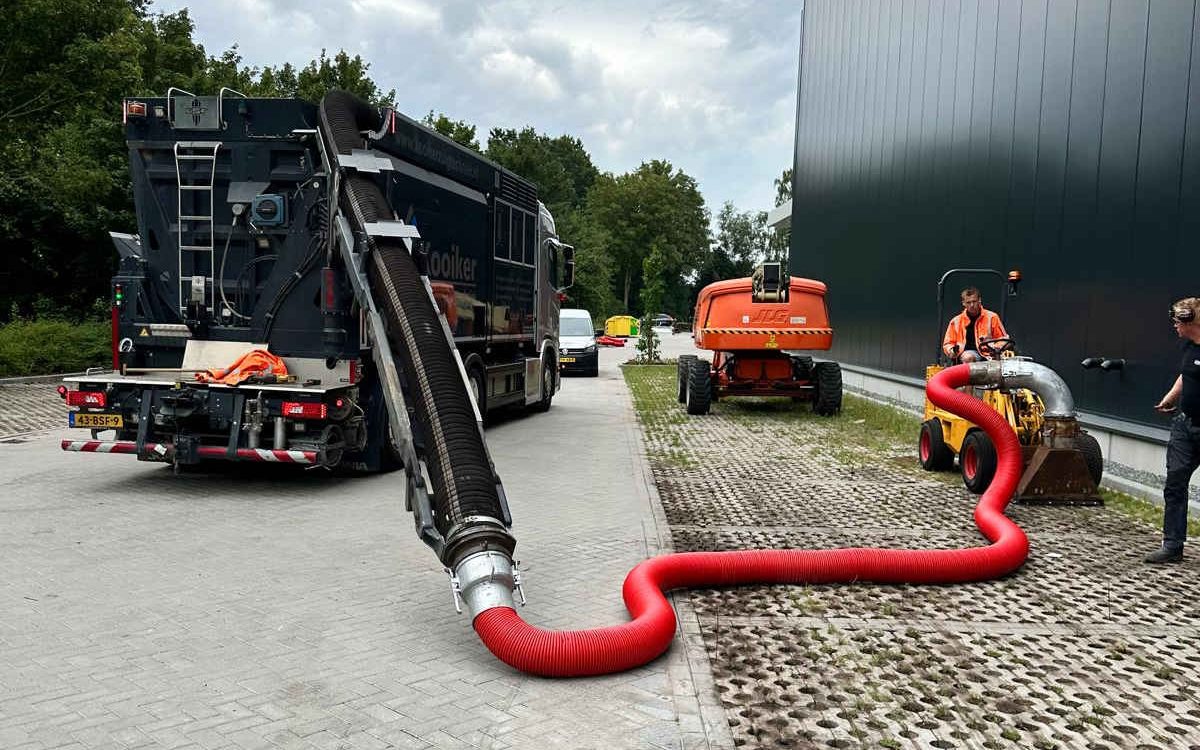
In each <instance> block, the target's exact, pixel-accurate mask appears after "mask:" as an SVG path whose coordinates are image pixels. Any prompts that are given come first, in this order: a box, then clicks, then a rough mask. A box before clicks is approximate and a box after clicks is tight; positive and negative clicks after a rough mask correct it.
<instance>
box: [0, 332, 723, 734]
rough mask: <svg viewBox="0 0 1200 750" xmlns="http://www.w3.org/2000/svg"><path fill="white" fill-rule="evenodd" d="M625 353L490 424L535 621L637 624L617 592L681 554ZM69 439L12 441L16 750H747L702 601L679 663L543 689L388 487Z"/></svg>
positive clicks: (1, 553) (684, 609) (6, 595)
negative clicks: (185, 461) (655, 560)
mask: <svg viewBox="0 0 1200 750" xmlns="http://www.w3.org/2000/svg"><path fill="white" fill-rule="evenodd" d="M626 356H627V353H625V352H617V351H608V350H606V352H605V354H604V359H603V360H602V372H601V376H600V377H599V378H595V379H592V378H586V379H585V378H572V379H568V380H567V381H565V383H564V386H563V390H562V392H561V393H560V394H559V395H558V397H557V398H556V399H555V403H554V406H553V408H552V409H551V410H550V412H549V413H547V414H536V415H529V416H525V417H519V418H513V419H507V420H502V421H501V422H500V423H499V424H497V425H495V426H493V427H490V428H489V429H488V442H489V445H490V447H491V450H492V455H493V458H494V459H495V462H496V465H497V468H498V470H499V472H500V475H501V477H502V478H503V479H504V482H505V488H506V490H507V492H508V497H509V502H510V504H511V507H512V512H513V517H514V519H515V524H514V529H513V531H514V534H515V536H516V538H517V557H518V559H520V560H521V561H522V565H523V569H524V571H525V583H526V592H527V594H528V596H529V599H530V601H529V605H528V606H527V607H525V608H523V609H522V610H521V614H522V615H523V616H524V617H525V618H526V619H527V620H528V621H529V622H531V623H533V624H535V625H538V626H541V627H546V628H584V627H595V626H599V625H610V624H614V623H620V622H624V621H625V620H627V618H628V616H627V614H626V612H625V609H624V606H623V604H622V602H621V598H620V590H621V581H622V580H623V578H624V576H625V574H626V573H627V572H628V571H629V570H630V569H631V568H632V567H633V566H634V565H636V564H637V563H638V562H640V561H642V560H643V559H644V558H645V557H646V556H647V555H650V554H654V553H656V552H658V551H660V550H661V549H663V548H664V546H663V544H664V542H666V541H668V537H667V534H666V523H665V519H664V517H663V516H662V512H661V508H659V507H658V506H657V503H656V501H655V498H654V495H653V485H652V483H651V482H650V480H649V473H648V469H647V468H646V466H645V463H644V461H643V460H642V457H641V454H642V443H641V440H640V437H639V435H638V430H637V427H636V421H635V420H634V417H633V412H632V406H631V403H630V400H629V395H628V390H627V388H626V385H625V383H624V380H623V379H622V378H621V376H620V374H619V372H618V371H617V368H616V362H618V361H620V360H623V359H624V358H625V357H626ZM46 390H48V391H50V392H51V393H52V392H53V391H52V388H47V389H46ZM14 392H15V391H13V390H10V389H3V390H0V411H2V410H3V409H5V408H7V406H8V404H9V402H10V399H11V398H12V395H11V394H13V393H14ZM60 418H61V417H59V418H56V419H55V420H51V423H52V424H57V425H61V424H62V422H61V421H57V420H58V419H60ZM33 424H34V423H33V422H29V423H25V424H22V425H20V430H21V431H27V430H28V428H29V427H31V426H33ZM68 434H70V432H69V431H68V430H65V429H62V428H61V427H55V428H54V429H52V430H50V431H47V432H42V433H38V434H34V435H29V436H26V437H23V438H19V439H18V440H16V441H10V442H7V443H0V487H2V488H3V491H2V492H0V748H3V749H4V750H14V749H20V750H33V749H34V748H38V749H41V748H72V749H75V748H189V749H192V750H198V749H205V750H225V749H230V750H232V749H234V748H240V749H242V750H254V749H259V750H274V749H276V748H303V749H304V750H316V749H317V748H389V747H391V748H495V749H501V748H522V749H524V748H572V749H573V748H605V749H607V748H663V749H664V750H666V749H673V750H679V749H681V748H687V749H691V748H726V747H731V746H732V740H731V735H730V732H729V728H728V726H727V724H726V723H725V720H724V715H723V711H722V710H721V708H720V705H719V704H718V703H717V702H716V698H715V696H716V690H715V687H714V685H713V683H712V680H711V672H710V670H709V669H708V666H707V661H706V652H705V649H704V645H703V641H702V640H701V638H700V634H699V627H698V626H697V625H696V622H695V618H694V615H691V616H690V619H689V614H690V609H689V606H690V605H689V603H688V601H687V600H686V598H685V599H684V600H683V601H682V602H681V603H680V608H679V609H680V614H681V622H682V623H683V625H684V626H686V627H684V628H682V629H681V634H680V637H679V638H677V639H676V642H675V644H674V645H673V647H672V649H671V650H670V652H669V653H668V654H667V655H666V656H664V657H663V658H660V659H658V660H656V661H655V662H653V663H651V664H649V665H647V666H645V667H642V668H639V669H636V670H633V671H631V672H628V673H625V674H620V675H612V676H609V677H603V678H596V679H577V680H547V679H541V678H534V677H529V676H526V675H523V674H520V673H518V672H516V671H514V670H513V669H511V668H509V667H507V666H506V665H504V664H503V663H501V662H499V661H498V660H497V659H496V658H495V657H494V656H492V654H490V653H489V652H488V651H487V649H486V648H485V647H484V646H483V645H482V644H481V643H480V641H479V639H478V638H477V637H476V636H475V634H474V632H473V631H472V630H471V627H470V623H469V622H468V620H467V619H466V617H465V616H462V615H458V614H456V613H455V611H454V607H453V603H452V599H451V594H450V589H449V585H448V582H447V579H446V576H445V574H444V573H443V571H442V570H441V567H440V566H439V564H438V563H437V560H436V558H435V556H434V555H433V553H432V552H431V551H430V550H428V549H427V548H426V547H424V546H423V545H422V544H421V543H420V542H419V541H418V540H417V538H416V535H415V534H414V533H413V527H412V520H411V517H410V515H409V514H407V513H406V512H405V510H404V507H403V500H402V495H401V493H400V491H399V489H398V488H397V483H396V478H395V477H394V476H376V477H366V478H340V477H332V476H329V475H327V474H324V473H322V472H320V471H316V472H297V471H281V472H271V473H264V471H263V469H264V468H289V467H263V466H261V465H252V466H246V467H243V468H241V469H240V470H229V469H226V470H220V471H205V472H188V473H184V474H182V475H179V476H176V475H174V474H173V473H172V472H171V470H170V469H169V468H167V467H164V466H161V465H155V464H146V463H139V462H137V461H135V460H133V459H132V457H128V456H112V455H101V454H78V453H70V454H68V453H63V452H62V451H60V450H59V448H58V442H59V440H60V439H62V438H63V437H66V436H68ZM79 434H82V431H75V436H78V435H79Z"/></svg>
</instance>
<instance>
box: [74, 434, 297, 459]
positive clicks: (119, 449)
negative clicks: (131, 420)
mask: <svg viewBox="0 0 1200 750" xmlns="http://www.w3.org/2000/svg"><path fill="white" fill-rule="evenodd" d="M62 449H63V450H65V451H78V452H82V453H132V454H136V453H137V443H136V442H134V441H132V440H109V441H106V440H64V441H62ZM174 452H175V447H174V446H173V445H171V444H170V443H146V452H145V454H144V455H142V456H138V459H139V460H143V461H170V460H171V457H172V455H173V454H174ZM197 452H198V453H199V456H200V458H203V459H209V460H218V461H262V462H264V463H276V464H305V465H310V464H316V463H318V456H317V451H302V450H269V449H266V448H237V449H235V450H234V451H232V452H231V451H229V450H228V449H226V448H221V447H218V446H215V445H202V446H199V448H197Z"/></svg>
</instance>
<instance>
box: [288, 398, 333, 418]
mask: <svg viewBox="0 0 1200 750" xmlns="http://www.w3.org/2000/svg"><path fill="white" fill-rule="evenodd" d="M326 413H328V409H326V408H325V404H322V403H318V402H316V401H284V402H283V416H285V417H291V418H292V419H324V418H325V415H326Z"/></svg>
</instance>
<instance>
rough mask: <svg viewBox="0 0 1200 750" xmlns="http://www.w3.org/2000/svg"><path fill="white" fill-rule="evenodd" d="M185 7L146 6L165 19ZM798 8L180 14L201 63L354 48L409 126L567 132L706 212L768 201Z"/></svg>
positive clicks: (332, 7) (738, 0)
mask: <svg viewBox="0 0 1200 750" xmlns="http://www.w3.org/2000/svg"><path fill="white" fill-rule="evenodd" d="M184 2H185V0H157V2H156V3H155V5H154V9H155V10H161V11H172V10H175V9H177V8H179V7H181V6H182V5H183V3H184ZM798 8H799V4H798V3H795V2H787V1H785V0H768V1H767V2H750V0H708V1H704V0H692V1H687V2H684V1H681V0H597V1H596V2H591V3H563V4H561V5H558V6H552V5H549V4H547V3H544V2H543V3H534V2H532V1H531V0H495V1H494V2H491V3H488V4H486V5H485V4H481V3H479V2H477V0H440V2H436V3H435V2H432V0H324V1H322V2H318V0H253V1H252V0H210V1H209V2H206V3H203V4H199V5H196V6H194V7H193V8H192V9H191V11H190V12H191V14H192V17H193V19H194V20H195V22H196V37H197V39H198V40H199V41H200V42H202V43H203V44H204V45H205V47H206V49H207V50H208V51H209V53H210V54H215V53H218V52H220V51H221V50H224V49H227V48H228V47H230V46H232V45H233V44H235V43H236V44H238V45H239V50H240V52H241V53H242V55H243V57H244V59H245V61H246V62H247V63H248V64H252V65H258V66H263V65H278V64H281V63H283V62H292V63H293V64H296V65H304V64H305V63H307V62H308V61H309V60H311V59H313V58H314V57H316V55H317V54H318V53H319V51H320V50H321V49H322V48H325V49H328V50H329V51H330V52H335V51H337V50H338V49H345V50H347V51H348V52H350V53H351V54H362V55H363V57H364V59H365V60H366V61H367V62H368V63H370V65H371V68H370V75H371V77H372V78H373V79H374V80H375V82H376V83H377V84H378V85H379V86H380V88H382V89H384V90H387V89H391V88H395V89H396V92H397V98H398V99H399V103H400V105H401V107H402V109H404V110H405V111H406V112H408V113H409V114H412V115H415V116H417V117H420V116H422V115H423V114H424V113H425V112H428V111H429V110H431V109H432V110H435V111H438V112H445V113H446V114H447V115H449V116H450V117H453V118H455V119H461V120H466V121H468V122H470V123H473V124H475V125H476V126H477V127H478V132H479V136H480V139H481V140H484V141H485V140H486V135H487V132H488V131H489V130H490V129H491V128H492V127H516V128H519V127H524V126H525V125H531V126H533V127H534V128H536V129H537V130H539V131H542V132H547V133H550V134H551V135H557V134H560V133H568V134H571V135H577V136H579V137H580V138H581V139H582V140H583V142H584V145H585V147H586V148H587V149H588V150H589V152H590V153H591V154H592V158H593V159H594V160H595V161H596V163H597V165H598V166H599V167H600V168H601V169H606V170H610V171H614V172H621V171H625V170H628V169H632V168H635V167H636V166H637V165H638V164H639V163H641V162H642V161H647V160H650V159H666V160H668V161H670V162H671V163H672V164H674V165H675V166H677V167H679V168H681V169H683V170H684V171H686V172H688V173H689V174H691V175H693V176H694V177H696V179H697V180H698V182H699V184H700V187H701V189H702V191H703V192H704V194H705V198H706V200H707V201H708V204H709V208H710V209H711V210H713V211H714V212H715V211H717V210H719V209H720V206H721V204H722V203H723V202H724V201H726V200H732V201H733V202H734V203H735V204H736V205H737V207H738V208H739V209H741V210H751V209H766V208H769V207H770V206H771V205H772V204H773V198H774V185H773V180H774V179H775V178H776V177H778V176H779V173H780V171H782V169H783V168H784V167H786V166H790V165H791V160H792V140H793V138H792V137H793V128H794V116H795V113H794V109H795V94H796V57H797V54H798V44H799V15H798Z"/></svg>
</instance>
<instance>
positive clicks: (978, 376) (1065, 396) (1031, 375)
mask: <svg viewBox="0 0 1200 750" xmlns="http://www.w3.org/2000/svg"><path fill="white" fill-rule="evenodd" d="M969 367H970V368H971V371H970V378H971V385H998V386H1000V387H1002V388H1028V389H1029V390H1031V391H1033V392H1034V393H1036V394H1038V395H1039V396H1041V397H1042V403H1043V404H1044V405H1045V407H1046V417H1047V419H1069V420H1074V419H1075V417H1076V414H1075V399H1074V398H1072V397H1071V389H1069V388H1067V384H1066V383H1065V382H1063V379H1062V378H1060V377H1059V376H1058V373H1056V372H1055V371H1054V370H1051V369H1050V368H1049V367H1046V366H1045V365H1039V364H1038V363H1037V362H1031V361H1029V360H1027V359H1018V358H1016V357H1011V358H1008V359H993V360H988V361H987V362H972V363H971V364H970V365H969Z"/></svg>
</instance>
